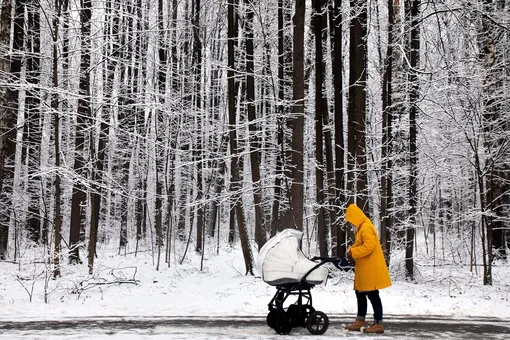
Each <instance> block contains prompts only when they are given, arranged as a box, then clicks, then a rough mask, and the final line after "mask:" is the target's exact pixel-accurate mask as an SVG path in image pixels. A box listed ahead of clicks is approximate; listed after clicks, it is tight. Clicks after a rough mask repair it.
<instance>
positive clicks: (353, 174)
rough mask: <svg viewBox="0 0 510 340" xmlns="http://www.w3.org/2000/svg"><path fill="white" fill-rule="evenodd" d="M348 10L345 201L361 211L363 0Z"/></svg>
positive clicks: (363, 160) (363, 171)
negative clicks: (346, 171)
mask: <svg viewBox="0 0 510 340" xmlns="http://www.w3.org/2000/svg"><path fill="white" fill-rule="evenodd" d="M350 3H351V10H352V11H353V12H354V13H356V14H355V16H353V17H352V18H351V29H350V44H349V48H350V55H349V63H350V71H349V103H348V108H347V117H348V135H347V139H348V141H347V147H348V160H349V162H348V169H349V178H348V184H347V185H348V191H349V194H350V195H351V198H350V200H349V202H354V200H353V199H354V198H355V202H356V204H357V205H358V206H359V207H360V208H361V209H363V210H365V211H369V210H370V209H369V204H368V193H367V187H368V183H367V177H368V176H367V162H366V158H367V156H366V147H365V145H366V141H365V110H366V80H367V72H366V63H367V47H366V44H367V41H366V36H367V2H359V1H356V0H351V2H350Z"/></svg>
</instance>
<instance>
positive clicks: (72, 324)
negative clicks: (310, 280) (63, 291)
mask: <svg viewBox="0 0 510 340" xmlns="http://www.w3.org/2000/svg"><path fill="white" fill-rule="evenodd" d="M328 316H329V321H330V324H329V328H328V330H327V331H326V333H325V334H324V335H321V336H320V337H321V338H322V339H338V338H349V339H355V338H367V337H377V338H385V339H508V338H509V337H510V320H503V319H498V318H474V317H473V318H445V317H440V316H424V317H416V316H400V315H399V316H391V315H389V316H386V318H385V327H386V331H385V333H384V334H380V335H366V334H362V333H358V332H348V331H345V330H344V329H343V326H344V325H345V324H347V323H349V322H351V321H352V318H351V317H350V316H349V317H348V316H346V315H334V314H333V315H328ZM128 335H130V336H132V338H133V339H151V338H154V337H159V338H161V339H300V338H310V337H312V336H313V335H311V334H310V333H309V332H308V330H307V329H306V328H294V329H293V330H292V331H291V333H290V334H289V335H285V336H282V335H278V334H276V333H275V332H274V330H272V329H271V328H269V327H268V326H267V324H266V320H265V317H262V316H251V317H250V316H224V317H216V316H179V317H151V318H148V317H137V318H131V317H130V318H126V317H122V316H117V317H100V318H73V319H70V318H63V319H60V320H48V321H40V320H37V321H35V320H32V321H0V339H30V338H32V339H89V340H92V339H98V338H104V337H106V338H115V337H116V338H119V339H127V338H128ZM314 337H315V336H314Z"/></svg>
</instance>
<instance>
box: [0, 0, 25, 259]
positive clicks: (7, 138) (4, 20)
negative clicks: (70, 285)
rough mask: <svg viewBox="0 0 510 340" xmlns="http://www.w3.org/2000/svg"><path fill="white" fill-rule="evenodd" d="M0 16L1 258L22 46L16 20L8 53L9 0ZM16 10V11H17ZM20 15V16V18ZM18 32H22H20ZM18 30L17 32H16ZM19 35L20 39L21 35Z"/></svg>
mask: <svg viewBox="0 0 510 340" xmlns="http://www.w3.org/2000/svg"><path fill="white" fill-rule="evenodd" d="M1 10H2V11H1V17H0V42H1V44H0V46H2V48H1V49H0V71H1V72H0V79H1V83H4V84H11V85H10V86H8V87H6V86H2V87H0V107H1V108H2V109H1V110H0V205H1V209H0V211H1V213H0V260H5V259H6V258H7V245H8V241H9V223H10V218H11V212H12V200H11V196H12V192H13V187H12V186H13V180H14V164H13V163H14V156H15V153H16V114H17V102H18V93H19V92H18V89H17V87H16V85H17V84H16V83H17V82H19V77H20V71H21V54H20V53H21V48H22V44H23V40H22V37H23V33H22V32H23V31H22V27H20V26H19V24H20V21H19V20H18V21H15V26H14V33H15V35H14V41H13V46H12V47H13V53H12V54H11V56H10V57H9V55H10V53H9V49H10V48H9V46H10V45H11V39H10V37H11V11H12V6H11V2H10V1H2V8H1ZM16 13H18V12H16ZM19 19H21V18H19ZM20 32H21V34H20ZM16 33H18V34H16ZM20 35H21V39H20Z"/></svg>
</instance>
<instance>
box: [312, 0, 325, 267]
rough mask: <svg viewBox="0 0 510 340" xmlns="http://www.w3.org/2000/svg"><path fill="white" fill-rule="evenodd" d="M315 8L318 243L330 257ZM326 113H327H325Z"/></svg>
mask: <svg viewBox="0 0 510 340" xmlns="http://www.w3.org/2000/svg"><path fill="white" fill-rule="evenodd" d="M312 6H313V8H314V13H313V20H312V24H313V30H314V34H315V159H316V162H317V166H316V168H315V185H316V195H317V206H318V212H317V238H318V240H317V242H318V244H319V252H320V256H323V257H326V256H328V247H327V241H328V240H327V237H326V235H327V234H326V212H325V209H324V203H325V202H324V201H325V200H324V158H323V152H324V150H323V126H322V122H323V116H324V114H326V115H327V104H326V101H325V100H324V98H323V91H322V87H323V84H324V73H323V72H324V61H323V56H322V0H312ZM324 111H325V112H326V113H325V112H324Z"/></svg>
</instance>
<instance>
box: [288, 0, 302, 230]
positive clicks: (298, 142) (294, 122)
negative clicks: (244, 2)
mask: <svg viewBox="0 0 510 340" xmlns="http://www.w3.org/2000/svg"><path fill="white" fill-rule="evenodd" d="M305 7H306V1H305V0H296V2H295V13H294V18H293V23H294V40H293V42H294V45H293V54H292V57H293V59H292V66H293V67H292V69H293V78H292V80H293V82H292V94H293V95H292V99H293V105H292V115H291V117H290V125H291V129H292V150H291V152H292V156H291V161H290V166H291V171H292V183H291V189H290V195H291V199H290V206H291V221H290V222H291V223H290V225H291V226H292V227H294V228H296V229H298V230H303V212H304V211H303V208H304V198H303V193H304V189H303V185H304V183H303V179H304V168H303V137H304V126H305V105H304V98H305V93H304V92H305V71H304V40H305V39H304V38H305Z"/></svg>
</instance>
